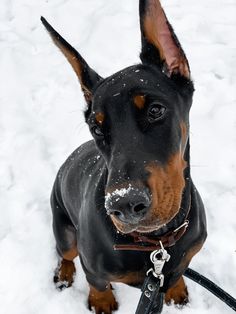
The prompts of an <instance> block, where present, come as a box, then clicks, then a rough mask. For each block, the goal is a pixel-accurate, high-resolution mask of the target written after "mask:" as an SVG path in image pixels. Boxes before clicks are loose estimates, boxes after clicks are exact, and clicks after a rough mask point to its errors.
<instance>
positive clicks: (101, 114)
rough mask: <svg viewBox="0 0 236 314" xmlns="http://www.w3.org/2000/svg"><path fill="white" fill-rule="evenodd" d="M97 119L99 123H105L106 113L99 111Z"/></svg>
mask: <svg viewBox="0 0 236 314" xmlns="http://www.w3.org/2000/svg"><path fill="white" fill-rule="evenodd" d="M95 119H96V121H97V123H99V124H103V122H104V119H105V115H104V113H102V112H98V113H96V115H95Z"/></svg>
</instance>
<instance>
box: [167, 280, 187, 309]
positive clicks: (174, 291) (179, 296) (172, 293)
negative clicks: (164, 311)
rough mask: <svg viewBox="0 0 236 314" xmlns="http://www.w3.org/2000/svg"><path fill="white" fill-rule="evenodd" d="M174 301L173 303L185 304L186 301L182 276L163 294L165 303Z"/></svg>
mask: <svg viewBox="0 0 236 314" xmlns="http://www.w3.org/2000/svg"><path fill="white" fill-rule="evenodd" d="M172 300H173V301H174V304H179V305H185V304H187V303H188V290H187V287H186V285H185V282H184V279H183V276H182V277H180V279H179V280H178V281H177V282H176V284H175V285H174V286H173V287H171V288H169V289H168V290H167V292H166V295H165V302H166V304H168V305H169V304H171V301H172Z"/></svg>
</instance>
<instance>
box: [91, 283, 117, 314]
mask: <svg viewBox="0 0 236 314" xmlns="http://www.w3.org/2000/svg"><path fill="white" fill-rule="evenodd" d="M88 308H89V310H90V311H92V310H94V311H95V313H96V314H112V312H113V311H116V310H117V309H118V303H117V302H116V299H115V297H114V295H113V293H112V290H111V287H110V288H109V289H107V290H105V291H102V292H101V291H98V290H96V289H95V288H93V287H91V286H90V292H89V297H88Z"/></svg>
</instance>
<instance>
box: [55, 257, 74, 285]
mask: <svg viewBox="0 0 236 314" xmlns="http://www.w3.org/2000/svg"><path fill="white" fill-rule="evenodd" d="M75 271H76V270H75V265H74V263H73V262H72V261H67V260H64V259H63V260H62V261H61V263H60V265H59V266H58V267H57V268H56V270H55V274H54V277H53V281H54V283H55V286H56V288H57V289H58V290H60V291H61V290H64V289H66V288H69V287H71V286H72V283H73V281H74V276H75Z"/></svg>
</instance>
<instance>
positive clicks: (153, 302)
mask: <svg viewBox="0 0 236 314" xmlns="http://www.w3.org/2000/svg"><path fill="white" fill-rule="evenodd" d="M169 259H170V255H169V254H168V253H167V251H166V250H165V249H164V247H163V244H162V242H161V241H160V249H159V250H155V251H153V252H152V253H151V255H150V260H151V262H152V263H153V266H154V268H150V269H149V270H148V271H147V276H146V279H145V281H144V284H143V287H142V294H141V298H140V300H139V303H138V307H137V310H136V312H135V314H158V313H161V312H162V308H163V303H164V295H165V294H164V293H163V292H161V293H160V288H161V287H162V286H163V284H164V275H163V273H162V269H163V267H164V265H165V263H166V262H168V261H169Z"/></svg>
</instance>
